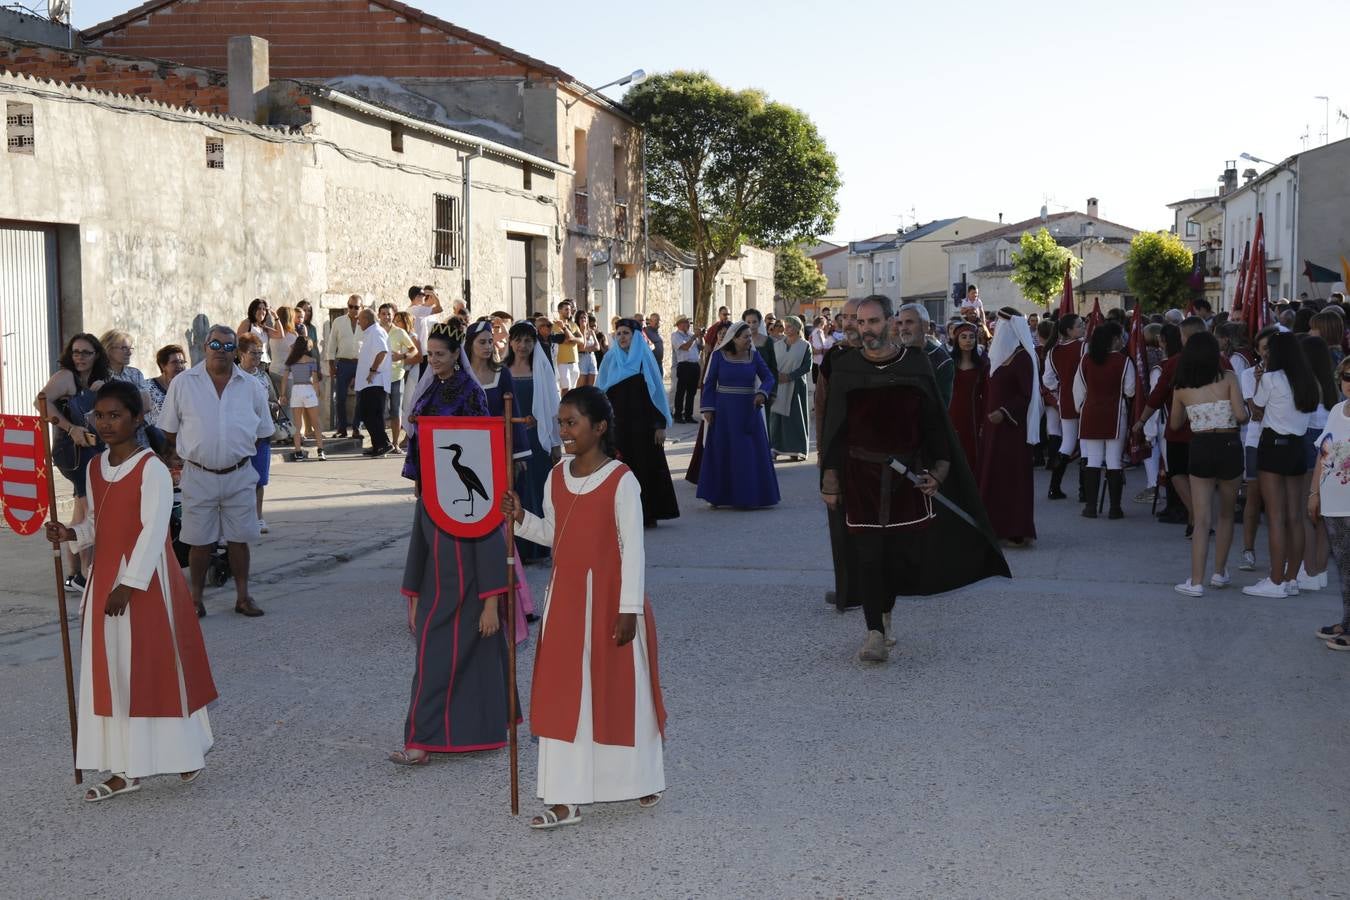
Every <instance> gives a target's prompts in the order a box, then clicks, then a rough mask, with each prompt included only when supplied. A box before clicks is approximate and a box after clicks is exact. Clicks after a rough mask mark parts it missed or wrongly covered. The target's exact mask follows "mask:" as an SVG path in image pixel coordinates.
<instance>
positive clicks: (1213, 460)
mask: <svg viewBox="0 0 1350 900" xmlns="http://www.w3.org/2000/svg"><path fill="white" fill-rule="evenodd" d="M1189 455H1190V459H1188V460H1187V462H1188V463H1189V469H1190V474H1191V475H1192V476H1194V477H1196V478H1215V479H1218V480H1219V481H1229V480H1231V479H1234V478H1240V477H1241V476H1242V469H1243V462H1244V459H1243V454H1242V435H1240V434H1238V433H1237V432H1236V431H1232V432H1222V431H1220V432H1213V433H1210V434H1206V433H1204V432H1199V433H1197V434H1195V435H1193V436H1192V437H1191V447H1190V454H1189Z"/></svg>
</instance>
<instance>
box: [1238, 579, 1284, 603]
mask: <svg viewBox="0 0 1350 900" xmlns="http://www.w3.org/2000/svg"><path fill="white" fill-rule="evenodd" d="M1242 593H1244V594H1246V595H1247V596H1248V597H1269V598H1271V599H1276V598H1279V599H1283V598H1284V597H1287V596H1288V594H1286V593H1285V592H1284V585H1281V584H1276V583H1275V582H1273V581H1271V580H1270V579H1269V578H1262V579H1261V580H1260V581H1258V582H1257V583H1256V584H1249V585H1247V586H1246V587H1245V588H1243V589H1242Z"/></svg>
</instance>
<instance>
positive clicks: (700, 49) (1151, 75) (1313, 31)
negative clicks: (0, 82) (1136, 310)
mask: <svg viewBox="0 0 1350 900" xmlns="http://www.w3.org/2000/svg"><path fill="white" fill-rule="evenodd" d="M134 5H137V4H136V2H135V0H74V9H75V18H76V24H77V25H80V26H84V27H87V26H89V25H92V24H95V23H96V22H100V21H103V20H104V19H107V18H110V17H112V16H114V15H117V14H118V13H120V12H123V11H125V10H126V9H129V8H131V7H132V6H134ZM414 5H419V6H421V7H422V8H424V9H426V10H427V11H429V12H432V13H435V14H436V15H439V16H441V17H443V18H445V19H448V20H449V21H452V22H455V23H457V24H459V25H462V26H463V27H465V28H469V29H472V30H474V31H478V32H480V33H483V34H486V35H488V36H490V37H492V38H493V39H495V40H497V41H500V42H501V43H503V44H506V45H507V46H509V47H513V48H515V49H517V50H520V51H522V52H525V53H528V54H530V55H532V56H536V57H539V58H541V59H544V60H546V61H548V62H550V63H552V64H554V65H557V66H559V67H560V68H562V69H564V70H566V71H568V72H570V73H572V74H573V75H574V76H576V77H577V78H579V79H581V80H582V81H584V82H587V83H589V84H602V83H604V82H607V81H610V80H612V79H614V78H617V77H619V76H620V75H623V74H625V73H627V72H629V71H631V70H633V69H635V68H644V69H646V70H647V71H649V72H656V71H663V70H669V69H676V68H683V69H702V70H705V71H707V72H709V73H710V74H712V75H713V76H714V77H715V78H717V79H719V80H720V81H722V82H724V83H725V84H728V85H731V86H734V87H758V88H761V89H763V90H765V91H766V92H768V94H769V95H770V96H771V97H773V98H774V99H776V100H779V101H782V102H785V103H789V104H791V105H793V106H797V107H799V108H801V109H803V110H805V111H806V112H807V113H808V114H809V115H810V116H811V117H812V118H813V119H814V120H815V122H816V124H817V126H818V127H819V128H820V130H821V132H822V134H823V135H824V136H825V139H826V141H827V142H828V143H829V146H830V148H831V149H832V150H833V151H834V152H835V153H836V154H837V156H838V158H839V165H840V170H841V172H842V174H843V180H844V189H843V192H842V194H841V195H840V208H841V209H840V216H839V221H838V227H837V229H836V236H837V237H838V238H839V239H841V240H847V239H856V238H860V237H864V236H867V235H870V234H873V233H878V232H883V231H889V230H893V229H894V228H895V226H896V225H897V224H898V223H900V222H901V221H902V217H903V220H904V221H906V222H908V221H912V220H911V218H910V216H911V211H913V214H915V215H917V217H918V219H919V220H920V221H928V220H931V219H935V218H942V217H947V216H959V215H972V216H978V217H982V218H988V219H996V218H997V216H998V213H1000V212H1002V213H1003V214H1004V217H1005V220H1007V221H1015V220H1017V219H1022V218H1028V217H1031V216H1034V215H1036V214H1037V212H1038V211H1039V209H1040V206H1041V204H1042V203H1043V202H1044V199H1045V197H1046V195H1049V196H1050V197H1051V201H1050V206H1051V210H1052V211H1055V210H1058V209H1061V208H1064V207H1071V208H1075V209H1082V208H1083V206H1084V200H1085V199H1086V198H1087V197H1089V196H1096V197H1099V198H1100V199H1101V215H1102V216H1103V217H1105V218H1107V219H1110V220H1113V221H1118V222H1121V223H1123V224H1126V225H1131V226H1134V227H1137V228H1158V227H1163V226H1166V225H1168V224H1170V223H1171V218H1170V215H1171V213H1170V211H1169V210H1167V209H1166V208H1164V204H1166V203H1168V202H1171V201H1174V200H1178V199H1181V198H1184V197H1188V196H1192V195H1195V194H1197V193H1202V192H1211V193H1212V189H1213V188H1214V187H1215V184H1216V181H1217V178H1218V175H1219V173H1220V171H1221V170H1222V168H1223V163H1224V161H1225V160H1228V159H1236V158H1237V156H1238V154H1239V153H1241V152H1243V151H1247V152H1249V153H1252V154H1254V155H1256V156H1259V157H1262V158H1264V159H1269V160H1280V159H1283V158H1284V157H1286V156H1288V155H1289V154H1291V153H1295V152H1297V151H1298V150H1300V149H1302V147H1303V143H1302V142H1301V140H1300V137H1301V135H1303V133H1304V131H1305V130H1306V131H1307V132H1308V133H1309V137H1310V140H1311V142H1312V143H1313V144H1314V145H1315V144H1319V143H1320V142H1321V137H1320V134H1319V133H1320V132H1321V131H1322V129H1323V104H1322V102H1321V101H1320V100H1314V99H1313V98H1314V96H1316V95H1319V94H1324V95H1328V96H1329V97H1330V98H1331V101H1330V106H1331V127H1330V131H1331V135H1332V137H1333V139H1334V138H1336V137H1344V136H1345V135H1346V121H1345V120H1343V119H1342V120H1339V121H1338V120H1337V110H1338V108H1340V109H1344V110H1345V111H1346V112H1347V113H1350V64H1348V62H1347V61H1348V60H1350V2H1347V0H1284V2H1281V3H1268V2H1260V3H1258V2H1254V0H1225V2H1224V3H1222V4H1219V3H1213V2H1199V0H1131V2H1123V0H1117V2H1114V3H1109V4H1103V3H1099V2H1082V3H1076V4H1069V3H1054V2H1045V0H1043V2H1041V3H1039V4H1026V3H1014V2H1010V0H965V2H959V3H957V2H944V0H936V2H929V3H927V4H918V3H909V2H906V3H897V2H895V0H854V2H851V3H841V4H840V5H838V6H834V5H833V4H828V3H805V2H801V0H778V2H774V3H746V2H741V3H728V2H725V0H720V2H714V0H682V2H680V3H676V4H659V5H658V4H650V3H631V4H623V3H606V4H594V5H592V4H582V5H579V6H578V5H566V4H558V3H543V2H538V0H516V2H512V3H453V2H448V0H422V2H421V3H416V2H414ZM531 11H533V12H531ZM1249 165H1253V164H1251V163H1247V162H1240V163H1239V167H1240V168H1243V167H1246V166H1249Z"/></svg>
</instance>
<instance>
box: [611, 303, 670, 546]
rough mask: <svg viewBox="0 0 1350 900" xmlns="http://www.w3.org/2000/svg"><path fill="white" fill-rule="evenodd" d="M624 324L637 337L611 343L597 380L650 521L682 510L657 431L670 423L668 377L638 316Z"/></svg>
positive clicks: (646, 521)
mask: <svg viewBox="0 0 1350 900" xmlns="http://www.w3.org/2000/svg"><path fill="white" fill-rule="evenodd" d="M619 324H620V325H624V326H626V327H627V328H629V329H630V330H631V331H632V332H633V339H632V340H631V341H630V342H629V344H628V349H627V350H624V349H623V348H622V347H620V346H619V343H618V341H615V342H614V344H613V345H612V346H611V347H610V348H609V352H607V353H606V354H605V358H604V359H603V360H602V361H601V362H600V374H599V376H598V377H597V378H596V381H595V386H596V387H598V388H599V389H600V390H602V391H604V392H605V396H607V397H608V398H609V403H610V406H612V407H613V408H614V446H615V447H616V449H617V450H618V453H619V459H621V460H623V462H624V464H625V465H626V466H628V468H629V470H631V471H632V473H633V476H634V477H635V478H637V481H638V484H639V485H640V486H641V487H642V520H643V522H644V524H646V525H648V526H651V525H655V524H656V522H657V521H658V520H660V519H677V518H679V516H680V506H679V502H678V501H677V500H676V499H675V485H674V483H672V482H671V480H670V465H669V464H668V463H667V462H666V448H665V446H664V442H662V443H657V441H656V434H657V432H664V431H665V430H666V429H667V428H669V427H670V424H671V423H670V406H669V404H668V403H667V402H666V385H665V380H664V379H663V378H662V377H661V369H660V367H659V366H657V364H656V357H655V356H653V355H652V348H651V347H650V346H649V345H648V344H647V340H646V338H645V337H643V334H642V325H641V324H640V323H639V322H637V321H636V320H634V319H621V320H620V321H619Z"/></svg>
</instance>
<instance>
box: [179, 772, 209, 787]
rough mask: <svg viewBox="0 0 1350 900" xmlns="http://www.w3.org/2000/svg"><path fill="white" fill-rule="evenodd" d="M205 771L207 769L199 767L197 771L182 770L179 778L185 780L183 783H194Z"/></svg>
mask: <svg viewBox="0 0 1350 900" xmlns="http://www.w3.org/2000/svg"><path fill="white" fill-rule="evenodd" d="M205 771H206V770H205V769H198V770H197V771H195V772H181V773H179V775H178V780H179V781H181V782H183V784H192V782H194V781H196V780H197V779H198V778H200V777H201V774H202V773H203V772H205Z"/></svg>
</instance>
